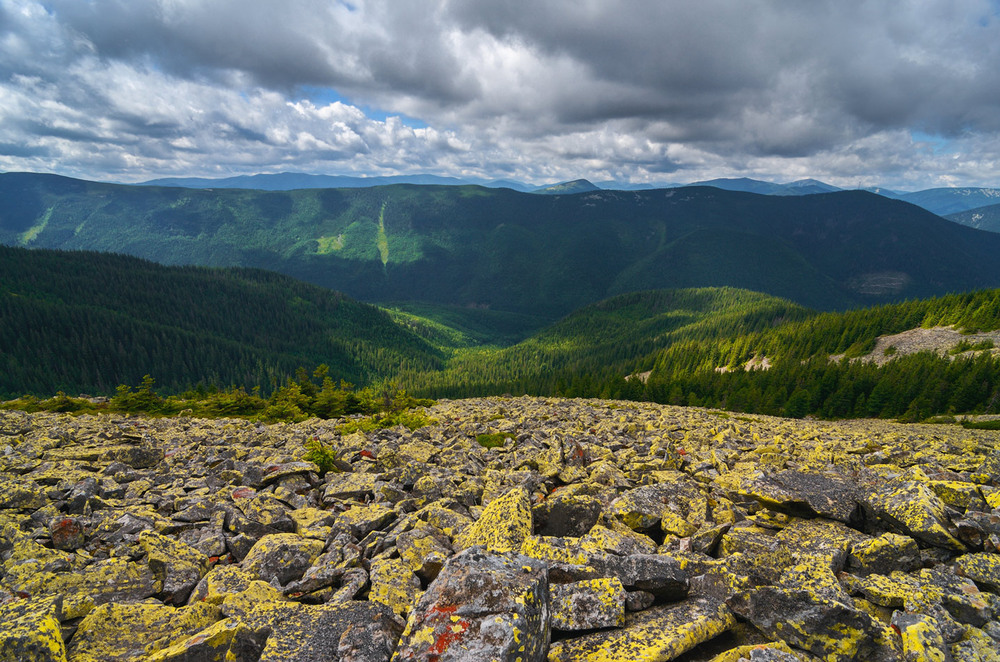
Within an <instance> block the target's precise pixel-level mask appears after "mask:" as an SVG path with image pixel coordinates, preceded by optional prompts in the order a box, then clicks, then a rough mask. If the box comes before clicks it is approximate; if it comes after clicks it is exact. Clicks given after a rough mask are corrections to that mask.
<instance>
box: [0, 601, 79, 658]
mask: <svg viewBox="0 0 1000 662" xmlns="http://www.w3.org/2000/svg"><path fill="white" fill-rule="evenodd" d="M59 610H60V605H59V603H58V601H57V600H51V599H39V600H12V601H10V602H7V603H4V602H3V601H2V600H0V662H66V645H65V644H64V643H63V638H62V633H61V632H60V630H59V621H58V620H57V619H56V616H57V614H58V612H59Z"/></svg>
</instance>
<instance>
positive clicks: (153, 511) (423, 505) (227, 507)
mask: <svg viewBox="0 0 1000 662" xmlns="http://www.w3.org/2000/svg"><path fill="white" fill-rule="evenodd" d="M427 413H428V414H429V415H430V416H431V417H433V418H434V419H436V421H437V422H436V423H435V424H433V425H431V426H429V427H424V428H421V429H418V430H416V431H413V432H410V431H409V430H407V429H405V428H402V427H400V428H395V429H388V430H380V431H377V432H373V433H368V434H363V433H354V434H349V435H344V434H341V433H340V432H339V431H338V424H339V423H341V422H340V421H320V420H310V421H306V422H304V423H300V424H296V425H284V424H279V425H270V426H265V425H261V424H255V423H252V422H247V421H242V420H228V421H209V420H198V419H185V418H178V419H141V418H130V417H121V416H108V417H93V416H82V417H78V418H74V417H70V416H67V415H55V414H36V415H29V414H25V413H23V412H16V411H0V661H6V660H18V661H19V662H24V661H31V660H66V659H68V660H74V661H88V662H89V661H95V662H96V661H101V662H107V661H116V660H157V661H161V662H162V661H167V660H171V661H179V660H186V661H192V662H193V661H207V660H236V661H242V660H258V659H259V660H303V661H306V660H310V661H312V660H315V661H320V660H355V661H368V660H389V659H393V660H400V661H403V660H426V661H432V660H440V661H445V660H466V659H467V660H505V661H507V660H509V661H511V662H513V661H515V660H521V661H523V662H527V661H531V660H545V659H548V660H553V661H555V660H629V661H632V660H673V659H677V660H685V661H690V662H693V661H696V660H697V661H709V660H711V661H713V662H735V661H737V660H755V661H766V660H772V661H774V660H787V661H794V660H830V661H842V660H845V661H846V660H859V661H869V660H870V661H883V660H885V661H889V660H955V661H964V660H975V661H979V660H983V661H985V660H1000V654H998V652H997V651H998V649H1000V553H998V549H1000V433H997V432H989V431H972V430H964V429H962V428H959V427H955V426H917V425H909V426H902V425H896V424H893V423H888V422H879V421H874V422H873V421H865V422H843V423H825V422H815V421H791V420H784V419H775V418H766V417H750V416H746V417H745V416H739V417H737V416H733V415H727V414H724V413H721V412H711V411H704V410H698V409H686V408H676V407H665V406H658V405H649V404H638V403H623V402H607V401H596V400H586V401H583V400H555V399H535V398H491V399H480V400H463V401H451V402H448V401H443V402H440V403H438V404H437V405H435V406H433V407H429V408H428V409H427ZM313 440H318V441H319V442H322V443H324V444H326V445H328V446H329V447H330V448H333V449H336V451H337V455H336V467H337V470H333V471H329V472H326V473H325V474H322V473H321V472H320V468H319V467H318V466H317V465H315V464H312V463H310V462H306V461H304V460H303V456H304V454H305V448H306V444H307V442H310V443H314V441H313ZM499 444H502V445H499Z"/></svg>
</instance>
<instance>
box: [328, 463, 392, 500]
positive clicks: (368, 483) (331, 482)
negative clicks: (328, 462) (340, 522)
mask: <svg viewBox="0 0 1000 662" xmlns="http://www.w3.org/2000/svg"><path fill="white" fill-rule="evenodd" d="M379 479H380V477H379V475H378V474H371V473H357V472H353V471H351V472H343V473H332V472H331V473H328V474H327V475H326V487H325V488H324V490H323V503H324V504H332V503H335V502H336V501H338V500H341V499H356V500H357V499H363V498H365V497H366V496H368V495H372V494H374V493H375V490H376V489H377V486H378V482H379Z"/></svg>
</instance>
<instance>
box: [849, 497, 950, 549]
mask: <svg viewBox="0 0 1000 662" xmlns="http://www.w3.org/2000/svg"><path fill="white" fill-rule="evenodd" d="M868 503H869V504H870V506H871V508H872V509H873V510H874V512H875V513H876V515H878V517H880V518H881V519H883V520H885V521H886V522H888V523H889V524H890V525H892V526H894V527H895V528H897V529H898V530H899V531H900V532H902V533H904V534H905V535H908V536H912V537H914V538H916V539H917V540H920V541H922V542H925V543H927V544H928V545H934V546H935V547H942V548H945V549H950V550H955V551H959V552H965V551H966V548H965V545H963V544H962V542H961V541H960V540H958V539H957V538H955V536H954V535H953V534H952V532H951V530H950V528H949V525H950V522H949V521H948V516H947V514H946V513H945V505H944V502H943V501H941V499H940V498H939V497H938V496H937V495H936V494H935V493H934V492H933V490H931V489H930V488H929V487H928V486H927V485H926V484H925V483H920V482H916V481H903V482H897V483H895V484H891V485H887V486H885V487H883V488H881V489H878V490H876V491H874V492H873V493H871V494H870V495H869V497H868Z"/></svg>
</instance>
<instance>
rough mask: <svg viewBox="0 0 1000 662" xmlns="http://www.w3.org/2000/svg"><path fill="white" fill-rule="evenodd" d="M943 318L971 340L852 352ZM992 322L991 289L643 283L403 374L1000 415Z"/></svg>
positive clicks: (555, 389) (764, 404)
mask: <svg viewBox="0 0 1000 662" xmlns="http://www.w3.org/2000/svg"><path fill="white" fill-rule="evenodd" d="M946 326H953V327H954V328H956V329H959V330H961V331H962V332H964V333H965V334H970V335H967V336H966V337H968V338H969V339H970V340H968V341H962V342H961V343H959V344H958V345H957V346H956V347H953V348H952V350H951V351H950V352H944V353H940V352H939V353H935V352H931V351H923V352H918V353H915V354H911V355H906V356H903V355H902V353H901V355H900V356H899V357H898V358H893V359H892V360H889V361H887V362H885V364H884V365H881V366H880V365H877V364H876V363H873V362H866V361H861V360H856V359H858V358H859V357H861V356H863V355H865V354H867V353H869V352H871V351H872V350H873V349H874V347H875V343H876V339H877V338H878V337H879V336H885V335H890V334H898V333H901V332H904V331H909V330H912V329H917V328H931V327H946ZM996 329H1000V290H988V291H980V292H974V293H969V294H961V295H948V296H945V297H940V298H935V299H928V300H919V301H910V302H906V303H901V304H892V305H884V306H879V307H875V308H869V309H862V310H854V311H849V312H846V313H819V312H815V311H810V310H807V309H804V308H801V307H800V306H797V305H795V304H792V303H790V302H788V301H784V300H781V299H776V298H773V297H769V296H766V295H761V294H757V293H754V292H747V291H742V290H733V289H727V288H723V289H715V288H709V289H695V290H679V291H677V290H674V291H652V292H641V293H633V294H628V295H622V296H619V297H615V298H613V299H609V300H607V301H604V302H601V303H599V304H595V305H592V306H588V307H586V308H584V309H582V310H579V311H577V312H575V313H573V314H572V315H569V316H568V317H566V318H565V319H563V320H561V321H560V322H558V323H556V324H554V325H552V326H550V327H548V328H547V329H545V330H543V331H542V332H540V333H538V334H536V335H535V336H533V337H531V338H529V339H527V340H525V341H523V342H521V343H519V344H518V345H516V346H513V347H509V348H505V349H495V348H493V349H465V350H459V351H457V352H456V353H455V354H454V356H453V358H451V359H450V360H449V362H448V366H447V368H446V369H445V370H444V371H435V372H429V373H428V372H418V373H410V374H406V375H404V376H403V378H402V383H404V384H405V385H406V386H407V387H409V388H411V389H412V390H413V391H414V392H416V393H420V394H425V395H433V396H448V397H457V396H458V395H460V394H461V395H466V396H468V395H484V394H500V393H504V392H511V393H517V394H520V393H528V394H536V395H568V396H579V397H604V398H608V397H611V398H625V399H636V400H653V401H656V402H664V403H671V404H688V405H699V406H710V407H718V408H723V409H729V410H735V411H748V412H758V413H765V414H773V415H791V416H804V415H816V416H820V417H824V418H845V417H868V416H876V417H877V416H884V417H904V418H907V419H909V420H921V419H923V418H926V417H928V416H931V415H934V414H949V413H970V412H974V413H984V412H989V413H1000V360H998V358H997V356H996V346H1000V342H994V340H992V339H985V340H984V339H979V338H978V337H977V336H973V335H971V334H973V333H975V332H980V333H981V332H985V331H992V330H996ZM994 335H996V334H994ZM886 351H887V352H888V351H889V350H888V349H887V350H886ZM836 355H843V356H844V358H842V359H831V357H835V356H836ZM765 359H766V361H765ZM755 364H756V365H757V366H761V365H764V364H766V365H767V366H769V368H768V369H766V370H765V369H756V370H755V369H752V368H749V367H747V366H754V365H755Z"/></svg>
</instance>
